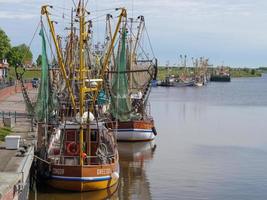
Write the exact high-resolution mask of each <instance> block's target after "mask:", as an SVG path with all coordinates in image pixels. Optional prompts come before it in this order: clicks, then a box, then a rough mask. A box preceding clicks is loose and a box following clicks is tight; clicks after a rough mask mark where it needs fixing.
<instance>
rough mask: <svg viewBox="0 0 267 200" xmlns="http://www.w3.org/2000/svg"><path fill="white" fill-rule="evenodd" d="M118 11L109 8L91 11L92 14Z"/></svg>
mask: <svg viewBox="0 0 267 200" xmlns="http://www.w3.org/2000/svg"><path fill="white" fill-rule="evenodd" d="M111 10H112V11H117V8H107V9H101V10H100V9H99V10H90V13H95V12H102V11H111Z"/></svg>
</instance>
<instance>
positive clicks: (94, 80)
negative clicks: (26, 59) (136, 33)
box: [35, 0, 127, 192]
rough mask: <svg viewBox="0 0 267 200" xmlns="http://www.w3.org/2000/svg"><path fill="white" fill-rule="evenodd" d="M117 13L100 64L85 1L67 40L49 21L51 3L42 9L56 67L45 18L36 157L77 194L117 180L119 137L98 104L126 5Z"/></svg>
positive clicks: (48, 174)
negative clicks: (93, 48)
mask: <svg viewBox="0 0 267 200" xmlns="http://www.w3.org/2000/svg"><path fill="white" fill-rule="evenodd" d="M116 11H117V12H120V14H119V18H118V22H117V25H116V29H115V31H114V34H113V35H112V38H111V42H110V44H109V45H108V48H107V51H106V52H105V57H104V58H103V60H102V62H101V63H96V60H97V59H89V58H92V55H90V50H88V49H90V48H91V46H90V45H91V42H90V38H91V37H92V36H91V34H92V30H91V29H92V25H91V24H90V23H91V21H90V20H88V17H89V12H88V11H87V10H86V8H85V3H84V1H83V0H80V1H79V2H78V4H77V7H76V8H75V12H76V16H73V11H72V12H71V14H72V17H71V28H70V31H69V33H68V36H67V37H66V39H65V40H61V39H60V38H59V37H56V33H55V26H54V24H55V23H53V22H52V20H51V16H53V15H52V14H51V13H53V7H52V6H48V5H46V6H43V7H42V12H41V13H42V16H45V17H46V21H47V24H48V26H49V30H50V32H51V36H52V41H53V43H54V46H55V50H56V54H57V63H56V65H57V67H55V69H53V68H52V69H50V70H48V59H47V54H46V39H45V32H47V31H44V25H43V24H44V23H43V21H41V24H42V27H41V32H40V35H41V37H42V44H43V45H42V79H41V84H40V88H39V94H38V99H37V103H36V108H35V109H36V118H37V119H38V120H37V121H38V142H37V153H36V158H37V160H38V162H37V169H38V174H39V175H40V177H42V178H43V180H45V182H47V183H48V184H49V185H51V186H52V187H54V188H57V189H63V190H70V191H79V192H83V191H91V190H101V189H105V188H109V187H112V186H113V185H115V184H116V183H117V182H118V180H119V155H118V150H117V143H116V135H115V134H114V130H112V129H109V128H108V127H107V126H106V123H107V121H108V120H109V119H107V118H105V117H103V116H101V115H100V109H99V108H98V103H97V99H98V97H99V92H100V90H101V89H102V87H103V83H104V76H105V73H106V71H107V70H108V63H109V60H110V57H111V53H112V49H113V48H114V43H115V41H116V37H117V35H118V32H119V29H120V26H121V23H122V19H124V18H125V17H126V16H127V12H126V10H125V9H124V8H121V9H116ZM76 22H77V24H75V23H76ZM88 23H89V26H86V25H87V24H88ZM77 30H79V31H78V33H77ZM64 41H66V44H65V46H66V48H63V42H64ZM92 60H93V61H92ZM94 66H98V67H100V68H98V69H94ZM58 71H60V74H59V73H58Z"/></svg>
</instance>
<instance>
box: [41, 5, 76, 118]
mask: <svg viewBox="0 0 267 200" xmlns="http://www.w3.org/2000/svg"><path fill="white" fill-rule="evenodd" d="M48 7H49V8H53V7H52V6H49V5H45V6H42V10H41V14H42V15H45V16H46V18H47V22H48V25H49V28H50V31H51V34H52V38H53V41H54V44H55V47H56V51H57V57H58V63H59V66H60V71H61V73H62V76H63V78H64V80H65V82H66V86H67V90H68V92H69V95H70V99H71V104H72V107H73V109H74V113H76V103H75V98H74V95H73V92H72V88H71V85H70V80H69V77H68V76H67V72H66V68H65V64H64V61H63V55H62V52H61V50H60V47H59V44H58V40H57V37H56V34H55V28H54V24H53V23H52V21H51V19H50V16H49V15H50V13H49V12H48V10H47V8H48Z"/></svg>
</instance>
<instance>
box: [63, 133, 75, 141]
mask: <svg viewBox="0 0 267 200" xmlns="http://www.w3.org/2000/svg"><path fill="white" fill-rule="evenodd" d="M65 140H66V141H75V131H66V134H65Z"/></svg>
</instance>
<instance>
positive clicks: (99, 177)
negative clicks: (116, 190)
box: [47, 164, 119, 192]
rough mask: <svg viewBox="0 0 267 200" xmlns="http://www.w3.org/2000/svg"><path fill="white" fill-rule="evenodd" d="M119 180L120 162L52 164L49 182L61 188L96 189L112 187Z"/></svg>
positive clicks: (83, 190) (74, 189)
mask: <svg viewBox="0 0 267 200" xmlns="http://www.w3.org/2000/svg"><path fill="white" fill-rule="evenodd" d="M118 180H119V164H111V165H110V166H109V165H102V166H89V167H88V166H84V167H81V166H64V165H52V174H51V176H50V177H49V179H48V180H47V184H48V185H50V186H52V187H54V188H57V189H61V190H69V191H78V192H86V191H94V190H102V189H106V188H110V187H112V186H113V185H115V184H116V183H117V182H118Z"/></svg>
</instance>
